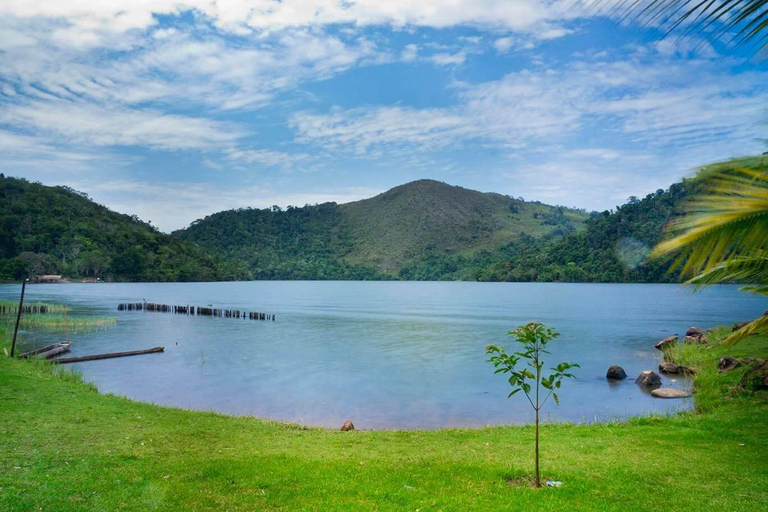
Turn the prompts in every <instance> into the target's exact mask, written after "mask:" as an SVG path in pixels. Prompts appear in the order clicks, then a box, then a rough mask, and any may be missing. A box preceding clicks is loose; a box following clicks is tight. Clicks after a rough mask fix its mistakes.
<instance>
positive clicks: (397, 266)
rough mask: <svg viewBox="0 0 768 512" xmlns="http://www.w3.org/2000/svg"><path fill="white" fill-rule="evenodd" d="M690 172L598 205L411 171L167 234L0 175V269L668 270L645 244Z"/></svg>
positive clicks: (661, 278)
mask: <svg viewBox="0 0 768 512" xmlns="http://www.w3.org/2000/svg"><path fill="white" fill-rule="evenodd" d="M694 186H695V182H693V181H690V180H689V181H684V182H682V183H677V184H674V185H672V186H671V187H670V188H669V189H668V190H658V191H656V192H655V193H653V194H649V195H648V196H646V197H645V198H643V199H638V198H634V197H632V198H630V199H629V200H628V202H627V203H626V204H624V205H622V206H619V207H617V208H616V210H615V211H604V212H601V213H598V212H593V213H591V214H587V213H586V212H583V211H579V210H573V209H568V208H563V207H556V206H549V205H545V204H542V203H539V202H531V201H525V200H523V199H522V198H512V197H509V196H503V195H499V194H488V193H481V192H477V191H473V190H467V189H464V188H461V187H453V186H450V185H446V184H444V183H440V182H436V181H432V180H421V181H417V182H413V183H408V184H406V185H401V186H400V187H396V188H394V189H392V190H389V191H387V192H385V193H383V194H380V195H378V196H376V197H373V198H370V199H366V200H362V201H357V202H354V203H348V204H342V205H338V204H336V203H325V204H319V205H307V206H303V207H292V206H291V207H288V208H286V209H282V208H279V207H277V206H274V207H272V208H266V209H250V208H248V209H240V210H230V211H224V212H219V213H216V214H213V215H210V216H208V217H206V218H204V219H201V220H198V221H195V222H194V223H192V225H190V227H188V228H187V229H184V230H179V231H177V232H175V233H173V234H172V235H167V234H164V233H161V232H159V231H158V230H157V229H156V228H154V227H153V226H151V225H150V224H147V223H145V222H142V221H141V220H139V219H138V218H137V217H136V216H128V215H122V214H118V213H115V212H112V211H110V210H108V209H107V208H105V207H103V206H101V205H98V204H96V203H94V202H93V201H91V200H90V199H89V198H88V196H87V195H85V194H82V193H80V192H77V191H75V190H72V189H69V188H67V187H47V186H43V185H41V184H38V183H29V182H27V181H25V180H23V179H16V178H6V177H3V176H2V175H0V280H18V279H21V278H22V277H25V276H28V275H30V274H31V273H36V274H47V273H56V274H63V275H65V276H69V277H73V278H100V279H103V280H124V281H211V280H230V279H341V280H348V279H356V280H370V279H380V280H386V279H403V280H472V281H555V282H665V281H674V280H675V279H676V278H675V276H674V275H669V274H668V273H667V267H666V266H665V265H664V264H663V263H659V262H648V261H646V255H647V253H648V251H649V249H650V248H651V247H653V245H655V244H656V242H658V240H659V238H660V236H661V233H662V229H663V227H664V225H665V224H666V223H667V221H668V220H669V219H670V218H671V217H672V216H674V215H675V214H676V213H678V211H679V209H680V206H681V203H682V202H683V200H684V199H685V198H686V197H687V196H689V195H690V193H691V191H692V188H693V187H694Z"/></svg>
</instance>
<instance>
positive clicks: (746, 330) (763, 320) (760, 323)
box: [723, 315, 768, 347]
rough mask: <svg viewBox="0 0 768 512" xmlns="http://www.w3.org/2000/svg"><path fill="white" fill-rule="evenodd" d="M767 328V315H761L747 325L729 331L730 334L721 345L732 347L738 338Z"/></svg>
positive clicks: (740, 338)
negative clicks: (731, 331)
mask: <svg viewBox="0 0 768 512" xmlns="http://www.w3.org/2000/svg"><path fill="white" fill-rule="evenodd" d="M766 329H768V315H763V316H761V317H760V318H758V319H756V320H753V321H751V322H749V323H748V324H747V325H745V326H744V327H742V328H741V329H739V330H738V331H734V332H733V333H731V335H730V336H728V337H727V338H725V340H724V341H723V345H725V346H726V347H732V346H733V345H735V344H736V343H738V342H739V341H740V340H743V339H744V338H746V337H747V336H750V335H751V334H754V333H759V332H762V331H764V330H766Z"/></svg>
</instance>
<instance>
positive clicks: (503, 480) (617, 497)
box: [0, 332, 768, 512]
mask: <svg viewBox="0 0 768 512" xmlns="http://www.w3.org/2000/svg"><path fill="white" fill-rule="evenodd" d="M719 334H722V333H718V334H716V335H715V336H713V338H714V337H716V336H717V335H719ZM0 337H2V333H1V332H0ZM5 338H6V341H5V342H6V343H7V335H6V336H5ZM714 345H715V346H714V347H713V348H711V349H703V348H700V349H698V350H693V349H690V348H687V349H680V352H681V353H680V354H679V356H680V357H683V356H684V357H685V363H686V364H689V365H691V366H696V367H697V368H699V371H700V377H699V379H698V380H697V382H696V388H697V390H699V394H698V396H699V399H698V403H697V405H698V406H699V408H700V410H701V411H703V412H696V413H686V414H680V415H677V416H673V417H648V418H637V419H633V420H630V421H627V422H620V423H608V424H597V425H565V424H557V425H546V426H544V427H543V429H542V477H544V478H554V479H557V480H562V481H563V482H564V483H563V486H562V487H560V488H552V489H547V488H545V489H541V490H536V489H531V488H529V487H527V486H522V487H518V486H515V485H510V484H508V483H507V480H508V479H510V478H513V479H514V478H518V479H520V478H523V477H526V476H529V475H531V474H532V472H533V429H532V428H531V427H497V428H482V429H475V430H439V431H399V432H398V431H394V432H363V431H353V432H339V431H330V430H322V429H307V428H302V427H298V426H295V425H288V424H282V423H275V422H269V421H263V420H259V419H252V418H236V417H228V416H223V415H219V414H212V413H201V412H189V411H183V410H178V409H170V408H165V407H157V406H153V405H148V404H143V403H136V402H131V401H129V400H125V399H122V398H118V397H115V396H109V395H100V394H98V393H97V391H96V390H95V389H94V388H93V387H92V386H89V385H87V384H83V383H82V382H81V381H80V380H79V379H78V378H77V377H76V376H73V375H71V374H69V373H67V372H64V371H62V370H61V369H58V368H55V367H53V366H52V365H49V364H47V363H42V362H36V361H22V360H11V359H9V358H7V357H0V510H2V511H9V512H10V511H22V510H23V511H32V510H54V511H70V510H104V511H112V510H137V511H147V510H162V511H165V510H243V511H246V510H247V511H253V510H289V511H294V510H318V511H327V510H350V511H358V510H371V511H372V510H380V511H384V510H393V511H395V510H396V511H407V510H410V511H416V510H419V511H437V510H442V511H446V512H447V511H466V510H483V511H496V510H521V511H546V510H552V511H578V510H595V511H610V510H617V511H618V510H621V511H623V512H626V511H629V510H659V511H667V510H670V511H671V510H674V511H697V510H707V511H709V510H717V511H727V510H744V511H750V512H752V511H757V510H766V508H768V440H767V439H766V433H768V397H766V393H765V392H757V393H746V392H742V393H733V392H732V391H731V387H732V386H733V385H734V384H735V383H737V382H738V380H739V379H740V376H741V373H742V372H743V370H741V369H737V370H736V371H735V373H734V374H729V375H719V374H717V372H716V371H713V370H712V368H713V365H715V364H716V362H717V360H718V359H719V357H720V355H721V354H722V353H725V349H723V348H721V347H719V346H718V345H717V343H714ZM767 347H768V335H767V334H763V335H761V336H756V337H752V338H750V339H749V340H748V341H746V342H743V344H742V345H739V346H737V347H735V348H734V349H732V351H733V352H734V353H738V354H739V355H753V356H754V355H759V356H760V357H766V352H767V351H768V349H767ZM682 352H685V353H684V354H683V353H682ZM489 371H490V368H489ZM499 392H500V393H503V392H505V390H504V389H499Z"/></svg>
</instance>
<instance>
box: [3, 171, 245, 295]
mask: <svg viewBox="0 0 768 512" xmlns="http://www.w3.org/2000/svg"><path fill="white" fill-rule="evenodd" d="M30 273H35V274H63V275H65V276H69V277H74V278H100V279H108V280H130V281H210V280H223V279H235V278H239V277H242V276H244V275H245V274H244V273H243V272H240V271H238V270H237V269H236V267H235V266H234V265H229V264H226V263H225V262H224V261H223V260H222V259H221V258H219V257H216V256H213V255H212V254H210V253H209V252H207V251H205V250H203V249H200V248H198V247H195V246H194V245H193V244H190V243H188V242H184V241H182V240H179V239H177V238H174V237H171V236H170V235H166V234H164V233H161V232H159V231H158V230H157V229H156V228H154V227H153V226H151V225H150V224H147V223H145V222H142V221H141V220H140V219H139V218H138V217H136V216H128V215H122V214H119V213H115V212H113V211H111V210H109V209H107V208H106V207H104V206H101V205H99V204H96V203H94V202H93V201H91V200H90V198H88V196H86V195H85V194H82V193H80V192H77V191H76V190H72V189H70V188H68V187H47V186H44V185H41V184H39V183H30V182H28V181H26V180H23V179H17V178H10V177H5V176H3V175H2V174H0V281H2V280H19V279H22V278H25V277H27V276H29V275H30Z"/></svg>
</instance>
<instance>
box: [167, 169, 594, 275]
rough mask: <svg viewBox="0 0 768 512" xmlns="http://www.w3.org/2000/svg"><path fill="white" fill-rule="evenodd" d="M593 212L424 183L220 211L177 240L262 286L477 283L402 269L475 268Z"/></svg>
mask: <svg viewBox="0 0 768 512" xmlns="http://www.w3.org/2000/svg"><path fill="white" fill-rule="evenodd" d="M587 217H588V215H587V214H586V212H582V211H578V210H572V209H568V208H562V207H553V206H549V205H545V204H541V203H538V202H527V201H524V200H522V199H520V198H518V199H515V198H511V197H508V196H503V195H500V194H489V193H482V192H477V191H474V190H467V189H464V188H461V187H454V186H451V185H447V184H445V183H441V182H437V181H433V180H420V181H415V182H412V183H408V184H405V185H401V186H399V187H395V188H393V189H392V190H389V191H387V192H384V193H383V194H379V195H378V196H376V197H373V198H370V199H364V200H362V201H356V202H354V203H347V204H341V205H338V204H336V203H325V204H321V205H314V206H311V205H307V206H304V207H288V208H287V209H285V210H283V209H281V208H278V207H272V208H268V209H240V210H230V211H225V212H219V213H216V214H213V215H210V216H208V217H206V218H204V219H202V220H198V221H196V222H194V223H193V224H192V225H191V226H190V227H188V228H187V229H184V230H179V231H176V232H174V233H173V235H174V236H177V237H179V238H181V239H183V240H186V241H190V242H194V243H195V244H197V245H199V246H200V247H204V248H206V249H208V250H210V251H211V252H214V253H216V254H218V255H220V256H221V257H223V258H226V259H227V260H229V261H234V262H238V263H239V264H242V265H244V266H245V267H246V268H247V269H248V270H249V271H250V272H251V275H252V276H253V277H254V278H255V279H404V278H405V279H433V278H434V279H446V278H451V279H456V278H458V279H474V274H472V273H471V272H470V273H469V274H466V275H451V276H450V277H449V274H448V273H446V272H444V271H441V270H439V269H431V268H430V269H428V270H429V272H428V273H427V274H412V273H404V269H406V268H412V267H414V266H418V265H419V264H421V263H423V262H425V261H427V262H437V261H439V260H440V259H441V258H443V259H455V260H461V261H464V260H467V261H475V260H476V258H477V256H478V255H479V254H482V253H484V252H488V251H490V252H493V253H498V250H499V247H500V246H501V245H502V244H505V245H506V244H509V243H513V242H514V241H517V240H519V239H521V238H523V239H525V238H531V237H534V238H536V239H539V238H542V237H543V238H547V239H555V238H558V237H562V236H564V235H566V234H568V233H574V232H577V231H578V230H581V229H583V225H584V221H585V220H586V219H587Z"/></svg>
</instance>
